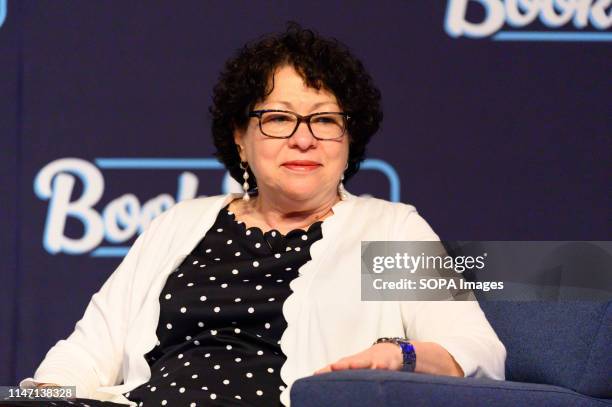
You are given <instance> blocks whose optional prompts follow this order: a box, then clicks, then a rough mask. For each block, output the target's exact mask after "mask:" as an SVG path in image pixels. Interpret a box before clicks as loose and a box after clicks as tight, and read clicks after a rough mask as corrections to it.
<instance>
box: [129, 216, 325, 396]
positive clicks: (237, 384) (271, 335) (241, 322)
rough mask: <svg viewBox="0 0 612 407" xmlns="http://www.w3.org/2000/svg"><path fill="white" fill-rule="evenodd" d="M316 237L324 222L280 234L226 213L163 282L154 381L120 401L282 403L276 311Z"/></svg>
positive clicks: (281, 325)
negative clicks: (237, 219) (246, 224)
mask: <svg viewBox="0 0 612 407" xmlns="http://www.w3.org/2000/svg"><path fill="white" fill-rule="evenodd" d="M321 237H322V234H321V222H317V223H314V224H313V225H311V226H310V228H309V229H308V230H307V231H304V230H301V229H296V230H293V231H291V232H289V233H288V234H287V235H285V236H283V235H281V234H280V233H279V232H278V231H275V230H271V231H268V232H266V233H263V232H262V231H261V230H260V229H258V228H248V229H247V228H246V227H245V225H244V223H241V222H237V221H236V220H235V218H234V215H233V214H232V213H231V212H229V211H228V207H227V206H226V207H225V208H223V209H222V210H221V211H220V212H219V215H218V217H217V219H216V221H215V223H214V225H213V226H212V228H211V229H210V230H209V231H208V232H207V233H206V236H205V237H204V238H203V239H202V241H201V242H200V243H199V244H198V245H197V247H196V248H195V249H194V250H193V252H192V253H191V254H190V255H189V256H188V257H187V258H186V259H185V261H184V262H183V263H182V264H181V265H180V266H179V267H178V269H176V270H175V271H174V272H173V273H172V274H171V275H170V276H169V277H168V280H167V282H166V285H165V287H164V289H163V290H162V292H161V295H160V318H159V325H158V327H157V337H158V339H159V342H158V344H157V346H155V348H154V349H153V350H152V351H151V352H149V353H148V354H147V355H145V358H146V360H147V362H148V363H149V366H150V367H151V375H152V376H151V379H150V381H149V382H148V383H146V384H143V385H142V386H139V387H138V388H136V389H134V390H132V391H131V392H129V393H126V394H125V395H126V397H127V398H128V399H130V400H132V401H135V402H137V403H138V405H139V406H140V405H142V406H164V405H168V406H188V407H196V406H228V405H229V406H231V405H240V406H278V405H280V400H279V396H280V393H281V391H282V390H283V389H284V386H285V383H283V381H282V380H281V377H280V368H281V367H282V365H283V363H284V361H285V355H284V354H283V353H282V351H281V349H280V345H279V343H280V338H281V335H282V334H283V331H284V330H285V328H286V326H287V323H286V321H285V319H284V317H283V314H282V306H283V302H284V301H285V299H286V298H287V297H288V296H289V295H290V294H291V290H290V288H289V283H290V282H291V280H293V279H294V278H295V277H297V275H298V272H297V270H298V269H299V268H300V267H301V266H302V265H303V264H304V263H306V262H307V261H309V260H310V253H309V248H310V245H311V244H312V243H313V242H315V241H316V240H318V239H320V238H321Z"/></svg>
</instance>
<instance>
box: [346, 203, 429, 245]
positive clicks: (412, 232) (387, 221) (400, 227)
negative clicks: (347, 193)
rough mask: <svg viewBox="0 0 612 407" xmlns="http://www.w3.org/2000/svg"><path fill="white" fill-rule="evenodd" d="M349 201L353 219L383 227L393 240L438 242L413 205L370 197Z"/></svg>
mask: <svg viewBox="0 0 612 407" xmlns="http://www.w3.org/2000/svg"><path fill="white" fill-rule="evenodd" d="M350 201H352V205H353V211H352V212H353V213H352V217H353V218H356V217H359V218H361V219H364V220H366V219H367V220H366V221H368V222H370V223H372V224H374V223H375V224H377V225H385V228H386V229H387V230H388V231H389V235H390V237H391V238H392V239H393V240H423V241H426V240H439V238H438V236H437V235H436V234H435V233H434V231H433V230H432V228H431V227H430V226H429V224H428V223H427V221H425V219H423V217H421V215H419V213H418V212H417V210H416V208H415V207H414V206H413V205H410V204H405V203H402V202H390V201H387V200H384V199H379V198H374V197H370V196H354V195H352V196H351V198H350Z"/></svg>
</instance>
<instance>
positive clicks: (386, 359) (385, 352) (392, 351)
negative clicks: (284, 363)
mask: <svg viewBox="0 0 612 407" xmlns="http://www.w3.org/2000/svg"><path fill="white" fill-rule="evenodd" d="M402 365H403V357H402V349H401V348H400V347H399V345H396V344H394V343H377V344H376V345H372V346H371V347H369V348H368V349H366V350H364V351H362V352H359V353H356V354H354V355H351V356H347V357H344V358H342V359H340V360H338V361H336V362H334V363H332V364H330V365H327V366H325V367H323V368H321V369H319V370H317V371H316V372H314V374H320V373H327V372H332V371H335V370H347V369H388V370H400V369H401V368H402Z"/></svg>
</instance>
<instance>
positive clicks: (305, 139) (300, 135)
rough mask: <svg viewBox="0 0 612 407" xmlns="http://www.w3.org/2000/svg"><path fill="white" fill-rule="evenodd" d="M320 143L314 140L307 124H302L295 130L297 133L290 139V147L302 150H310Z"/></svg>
mask: <svg viewBox="0 0 612 407" xmlns="http://www.w3.org/2000/svg"><path fill="white" fill-rule="evenodd" d="M318 141H319V140H317V139H316V138H314V136H313V135H312V133H311V132H310V129H309V128H308V124H307V123H306V122H302V123H300V124H299V126H298V128H297V129H296V130H295V133H293V136H291V137H290V138H289V145H290V146H293V147H297V148H299V149H300V150H308V149H309V148H312V147H315V146H316V145H317V143H318Z"/></svg>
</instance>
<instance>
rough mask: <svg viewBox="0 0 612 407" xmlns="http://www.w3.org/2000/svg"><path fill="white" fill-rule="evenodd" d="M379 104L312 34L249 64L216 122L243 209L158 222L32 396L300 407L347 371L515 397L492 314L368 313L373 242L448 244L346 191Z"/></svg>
mask: <svg viewBox="0 0 612 407" xmlns="http://www.w3.org/2000/svg"><path fill="white" fill-rule="evenodd" d="M379 102H380V93H379V91H378V90H377V89H376V88H375V86H374V85H373V83H372V80H371V78H370V76H369V75H368V74H367V73H366V72H365V70H364V68H363V66H362V64H361V63H360V62H359V61H358V60H357V59H355V58H354V57H353V56H352V55H351V54H350V53H349V52H348V51H347V50H346V48H345V47H344V46H342V45H340V44H339V43H337V42H336V41H332V40H328V39H325V38H321V37H319V36H317V35H315V34H314V33H312V32H311V31H308V30H302V29H301V28H300V27H299V26H297V25H294V24H292V25H290V26H289V29H288V30H287V31H286V32H285V33H283V34H281V35H277V36H269V37H266V38H264V39H262V40H260V41H258V42H256V43H254V44H251V45H248V46H246V47H244V48H243V49H242V50H241V51H240V52H239V53H238V55H237V56H236V57H234V58H232V59H231V60H230V61H228V63H227V64H226V66H225V68H224V71H223V73H222V74H221V77H220V80H219V83H218V84H217V86H216V87H215V91H214V101H213V106H212V108H211V113H212V116H213V126H212V127H213V137H214V142H215V145H216V147H217V149H218V153H217V154H218V157H219V158H220V159H221V161H223V162H224V164H225V165H226V167H227V168H228V170H229V171H230V173H231V175H232V176H233V177H234V178H235V179H237V180H238V181H239V182H240V183H242V184H243V188H244V191H245V192H244V194H242V195H234V194H229V195H227V196H215V197H208V198H200V199H196V200H192V201H186V202H182V203H179V204H177V205H176V206H175V207H173V208H171V209H170V210H168V211H167V212H166V213H164V214H162V215H161V216H159V217H158V218H157V219H155V220H154V222H153V223H152V224H151V226H150V227H149V228H148V230H147V231H146V232H145V233H144V234H143V235H141V236H140V237H139V238H138V240H137V241H136V243H135V244H134V246H133V247H132V249H131V250H130V252H129V253H128V255H127V256H126V258H125V259H124V260H123V262H122V263H121V265H120V266H119V268H118V269H117V270H116V271H115V272H114V273H113V274H112V275H111V277H110V278H109V279H108V280H107V281H106V283H105V284H104V286H103V287H102V289H101V290H100V291H99V292H98V293H96V294H95V295H94V296H93V298H92V300H91V302H90V304H89V306H88V308H87V310H86V312H85V315H84V317H83V319H82V320H81V321H79V322H78V323H77V326H76V329H75V331H74V332H73V333H72V335H71V336H70V337H69V338H68V339H67V340H63V341H60V342H58V344H57V345H56V346H54V347H53V348H52V349H51V350H50V351H49V353H48V354H47V356H46V358H45V359H44V360H43V362H42V364H41V365H40V367H39V368H38V370H37V371H36V374H35V377H34V379H26V380H24V381H23V382H22V386H27V385H30V386H31V385H45V384H49V383H56V384H61V385H76V386H77V394H78V396H79V397H86V398H90V399H99V400H110V401H114V402H119V403H128V402H130V401H131V402H132V404H134V405H145V406H146V405H156V406H157V405H170V406H175V405H189V406H198V405H278V404H279V399H280V402H282V403H283V404H284V405H289V391H290V386H291V384H292V383H293V382H294V381H295V380H296V379H298V378H300V377H304V376H308V375H312V374H320V373H324V372H329V371H333V370H342V369H360V368H377V369H394V370H400V369H409V370H414V371H415V372H420V373H430V374H441V375H452V376H464V375H465V376H488V377H492V378H495V379H503V378H504V360H505V349H504V347H503V345H502V344H501V343H500V342H499V340H498V338H497V336H496V335H495V333H494V332H493V330H492V329H491V327H490V325H489V324H488V322H487V320H486V318H485V317H484V315H483V313H482V311H481V310H480V308H479V306H478V303H477V302H470V301H466V302H391V301H380V302H374V301H372V302H363V301H361V299H360V292H361V290H360V285H359V284H360V279H359V271H358V270H359V269H360V242H361V241H362V240H364V241H367V240H371V241H373V240H438V237H437V236H436V235H435V234H434V232H433V231H432V230H431V228H430V227H429V226H428V225H427V223H426V222H425V221H424V220H423V219H422V218H421V217H420V216H419V215H418V214H417V213H416V211H415V209H414V207H412V206H409V205H404V204H399V203H390V202H387V201H383V200H379V199H375V198H360V197H356V196H353V195H351V194H350V193H348V192H346V191H345V190H344V188H343V181H344V182H346V181H347V180H348V179H349V178H350V177H351V176H352V175H354V174H355V173H356V171H357V170H358V167H359V163H360V162H361V161H362V160H363V158H364V153H365V147H366V144H367V143H368V141H369V139H370V137H371V136H372V135H373V134H374V133H375V132H376V131H377V129H378V126H379V123H380V121H381V120H382V114H381V112H380V110H379ZM385 337H395V338H410V339H409V340H408V339H404V340H401V339H394V340H387V339H381V340H379V339H380V338H385ZM377 340H378V342H379V343H376V344H373V343H374V342H376V341H377ZM120 383H122V384H120ZM279 396H280V397H279ZM89 404H90V405H93V404H92V403H89Z"/></svg>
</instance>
